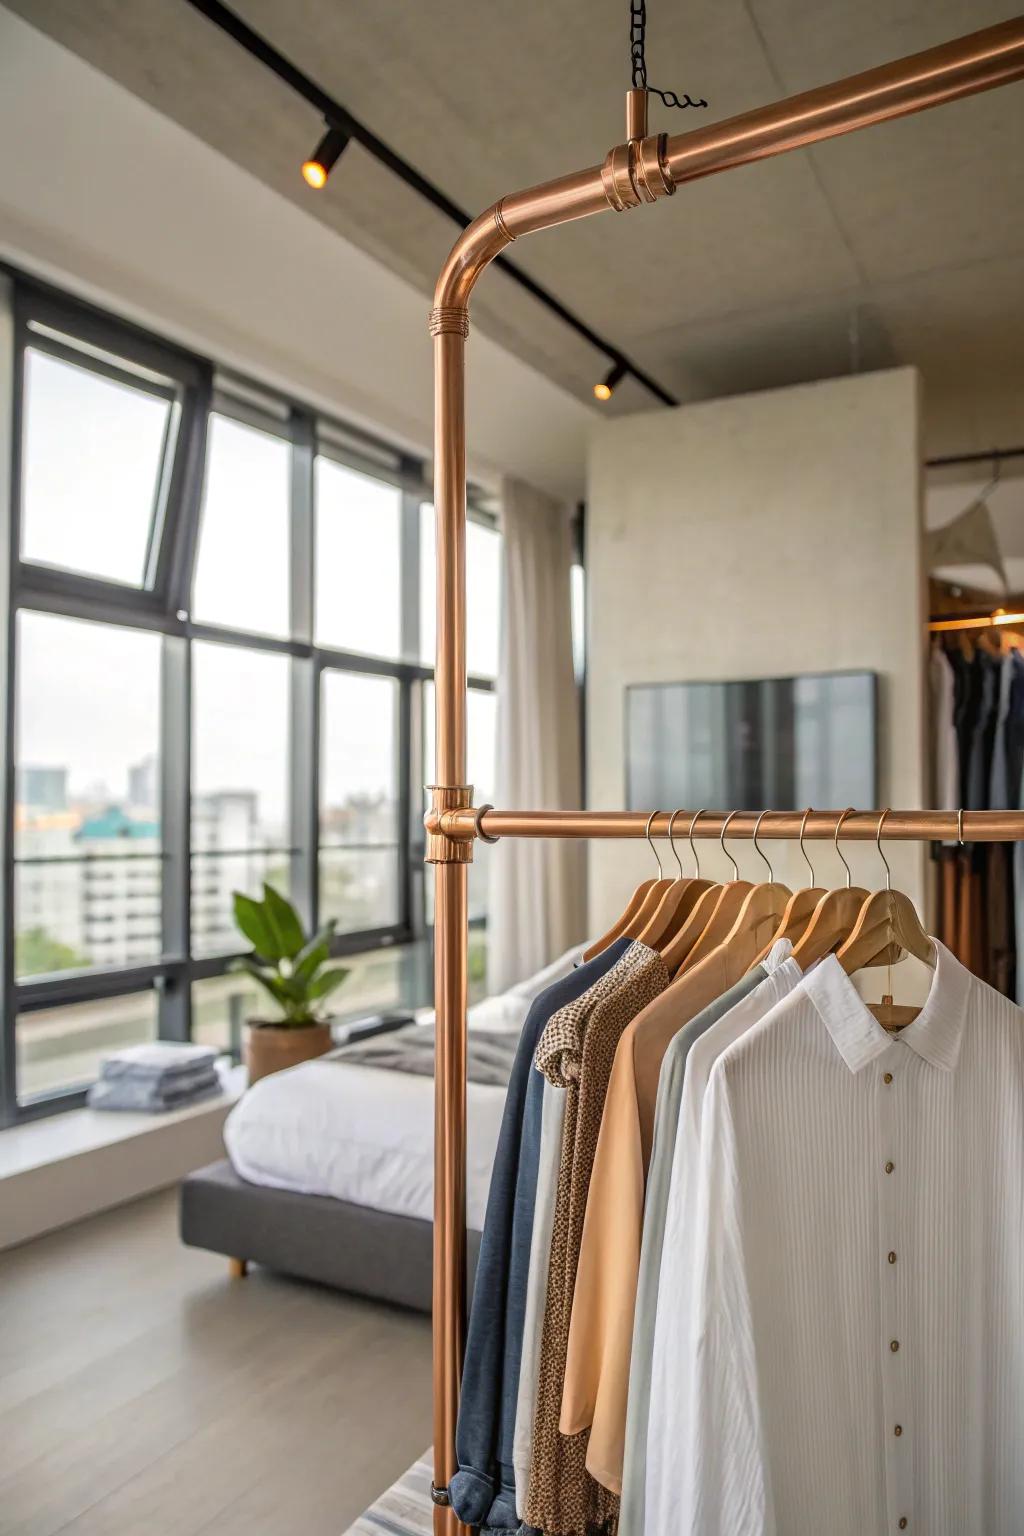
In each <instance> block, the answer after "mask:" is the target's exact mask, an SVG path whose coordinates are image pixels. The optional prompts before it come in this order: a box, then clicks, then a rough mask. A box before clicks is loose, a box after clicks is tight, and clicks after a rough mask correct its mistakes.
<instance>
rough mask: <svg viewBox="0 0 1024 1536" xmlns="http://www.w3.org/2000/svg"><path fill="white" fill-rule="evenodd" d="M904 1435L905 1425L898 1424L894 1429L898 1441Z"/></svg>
mask: <svg viewBox="0 0 1024 1536" xmlns="http://www.w3.org/2000/svg"><path fill="white" fill-rule="evenodd" d="M902 1433H903V1425H902V1424H897V1425H896V1426H895V1428H894V1429H893V1434H894V1435H895V1436H896V1438H897V1440H898V1439H899V1437H900V1435H902Z"/></svg>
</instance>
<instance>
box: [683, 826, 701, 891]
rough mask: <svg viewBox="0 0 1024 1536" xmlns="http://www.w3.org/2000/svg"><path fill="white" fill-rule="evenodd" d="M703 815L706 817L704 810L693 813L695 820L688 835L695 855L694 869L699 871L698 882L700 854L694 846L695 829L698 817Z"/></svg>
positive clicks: (698, 877)
mask: <svg viewBox="0 0 1024 1536" xmlns="http://www.w3.org/2000/svg"><path fill="white" fill-rule="evenodd" d="M703 815H704V812H703V810H699V811H694V813H693V820H692V821H691V822H690V829H689V831H688V832H687V834H686V836H687V839H688V841H689V844H690V852H691V853H692V854H693V867H694V868H695V869H696V871H697V876H696V878H697V879H698V880H699V879H700V854H699V853H698V852H697V850H696V848H695V847H694V845H693V829H694V827H695V826H696V825H697V817H698V816H703Z"/></svg>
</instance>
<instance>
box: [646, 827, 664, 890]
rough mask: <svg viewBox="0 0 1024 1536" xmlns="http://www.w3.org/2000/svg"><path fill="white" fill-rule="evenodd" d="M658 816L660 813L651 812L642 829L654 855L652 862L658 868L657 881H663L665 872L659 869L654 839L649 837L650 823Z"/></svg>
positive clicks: (659, 862)
mask: <svg viewBox="0 0 1024 1536" xmlns="http://www.w3.org/2000/svg"><path fill="white" fill-rule="evenodd" d="M660 815H661V812H660V811H652V812H651V814H650V815H649V816H648V818H647V826H646V828H645V829H644V837H646V839H647V841H648V842H649V843H650V845H651V852H652V853H653V854H654V861H655V863H656V864H657V866H658V879H659V880H664V878H665V871H664V870H663V869H662V867H661V857H660V855H659V853H658V850H657V848H655V846H654V839H653V838H652V836H651V823H652V822H653V820H654V818H655V816H660Z"/></svg>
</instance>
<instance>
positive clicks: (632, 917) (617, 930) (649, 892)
mask: <svg viewBox="0 0 1024 1536" xmlns="http://www.w3.org/2000/svg"><path fill="white" fill-rule="evenodd" d="M657 814H658V813H657V811H652V812H651V814H650V816H649V817H648V820H647V830H646V832H645V834H644V835H645V836H646V838H647V841H648V843H650V846H651V852H652V853H653V854H654V861H655V863H656V864H657V866H658V877H657V879H651V880H641V882H640V884H639V885H638V886H637V888H636V890H635V891H634V892H633V894H632V896H631V897H630V899H629V902H628V904H627V906H626V910H625V912H623V914H622V916H621V917H620V918H619V919H618V921H617V922H615V923H613V924H612V926H611V927H610V928H609V929H608V932H607V933H606V934H603V935H602V937H601V938H599V939H597V940H595V942H594V943H593V944H591V945H590V946H589V948H587V949H585V950H584V951H583V959H584V960H593V959H594V957H595V955H600V954H603V952H604V951H605V950H606V949H607V948H608V946H609V945H610V944H614V943H615V941H616V939H626V938H628V939H635V938H636V937H637V936H638V935H639V933H640V932H641V930H642V929H643V928H645V927H646V925H647V923H648V922H649V921H650V919H651V917H652V916H653V915H654V913H655V912H656V911H657V909H658V905H659V903H660V902H661V899H662V897H663V896H664V895H665V893H666V892H667V891H669V890H670V889H671V887H672V886H673V885H674V884H675V881H674V880H666V879H665V871H664V870H663V869H662V867H661V859H660V858H659V857H658V850H657V848H655V846H654V843H653V842H652V841H651V823H652V822H653V820H654V818H655V816H657Z"/></svg>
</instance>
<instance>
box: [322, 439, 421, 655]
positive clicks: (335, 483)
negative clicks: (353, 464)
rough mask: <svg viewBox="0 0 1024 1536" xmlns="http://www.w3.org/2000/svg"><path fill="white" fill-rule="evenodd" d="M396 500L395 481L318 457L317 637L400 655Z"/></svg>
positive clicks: (340, 646)
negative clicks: (377, 478)
mask: <svg viewBox="0 0 1024 1536" xmlns="http://www.w3.org/2000/svg"><path fill="white" fill-rule="evenodd" d="M401 507H402V495H401V492H400V491H398V490H396V488H395V487H394V486H392V485H385V484H384V483H383V482H382V481H380V480H371V479H370V478H369V477H368V476H367V475H360V474H357V473H356V471H355V470H353V469H344V468H343V467H342V466H341V465H340V464H335V463H334V462H333V460H331V459H325V458H318V459H317V461H316V640H317V644H318V645H328V646H334V647H336V648H337V649H339V650H346V651H360V652H365V653H367V654H369V655H372V656H398V655H399V653H400V650H401V636H402V628H401V588H400V578H401V559H400V552H399V546H400V539H399V530H400V525H401Z"/></svg>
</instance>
